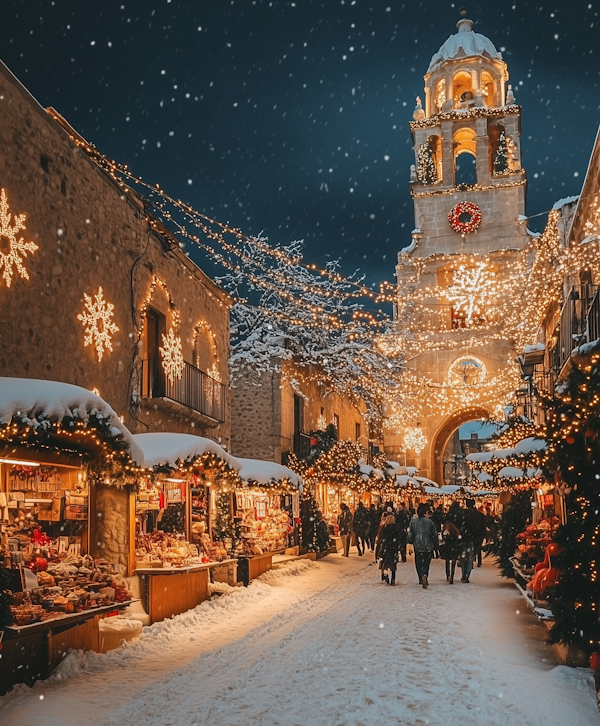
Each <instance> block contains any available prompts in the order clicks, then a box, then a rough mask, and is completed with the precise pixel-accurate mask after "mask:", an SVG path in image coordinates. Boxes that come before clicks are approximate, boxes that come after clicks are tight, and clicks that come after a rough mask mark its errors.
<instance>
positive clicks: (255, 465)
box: [237, 458, 304, 491]
mask: <svg viewBox="0 0 600 726" xmlns="http://www.w3.org/2000/svg"><path fill="white" fill-rule="evenodd" d="M237 461H238V462H239V463H240V464H241V469H239V471H238V476H239V477H240V479H241V480H242V481H245V482H255V483H256V484H262V485H264V486H273V485H274V484H277V483H278V482H281V481H289V482H290V483H291V484H293V486H295V487H296V488H297V489H298V490H299V491H302V489H303V488H304V484H303V482H302V477H300V476H299V475H298V474H296V473H295V472H293V471H292V470H291V469H288V468H287V467H286V466H282V465H281V464H276V463H275V462H274V461H261V460H260V459H241V458H237Z"/></svg>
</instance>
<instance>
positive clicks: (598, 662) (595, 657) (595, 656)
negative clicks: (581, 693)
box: [590, 653, 600, 672]
mask: <svg viewBox="0 0 600 726" xmlns="http://www.w3.org/2000/svg"><path fill="white" fill-rule="evenodd" d="M590 668H591V669H592V670H593V671H596V672H598V671H600V653H592V655H590Z"/></svg>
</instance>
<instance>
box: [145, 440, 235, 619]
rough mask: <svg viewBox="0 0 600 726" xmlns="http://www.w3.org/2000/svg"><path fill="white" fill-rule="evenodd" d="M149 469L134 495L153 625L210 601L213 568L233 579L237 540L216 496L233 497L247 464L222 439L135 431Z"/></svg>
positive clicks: (233, 580) (146, 608)
mask: <svg viewBox="0 0 600 726" xmlns="http://www.w3.org/2000/svg"><path fill="white" fill-rule="evenodd" d="M133 438H134V440H135V442H136V444H137V445H138V446H139V447H140V449H141V450H142V452H143V455H144V461H145V466H146V471H145V472H144V474H143V475H142V476H140V477H139V481H138V486H137V491H136V495H135V580H134V582H133V583H132V587H133V589H134V592H139V595H140V598H141V601H142V604H143V607H144V610H145V613H146V614H147V616H148V618H149V621H150V622H156V621H158V620H164V619H165V618H168V617H172V616H173V615H177V614H179V613H182V612H185V611H186V610H189V609H190V608H193V607H195V606H196V605H198V604H200V603H201V602H203V601H204V600H206V599H207V598H208V584H209V580H210V571H211V570H215V569H219V572H220V573H221V574H222V573H225V575H223V576H224V577H225V579H227V580H229V581H231V583H232V584H233V583H234V582H235V567H234V565H235V563H234V562H233V558H232V557H231V552H232V550H233V542H232V541H231V537H226V536H225V535H226V534H228V533H227V532H225V531H224V530H223V527H222V526H221V524H220V519H219V515H218V512H217V499H218V498H219V497H221V496H225V497H226V499H227V500H229V499H230V497H231V494H230V492H232V491H233V489H234V487H235V485H236V482H238V476H237V473H236V472H237V471H238V470H239V469H240V466H241V464H240V463H239V462H238V460H237V459H235V458H234V457H233V456H231V455H230V454H228V453H227V452H226V451H225V449H223V448H222V447H221V446H219V444H217V443H216V442H214V441H211V440H210V439H206V438H203V437H201V436H193V435H191V434H178V433H152V434H136V435H135V436H134V437H133Z"/></svg>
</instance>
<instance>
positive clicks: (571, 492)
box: [545, 343, 600, 653]
mask: <svg viewBox="0 0 600 726" xmlns="http://www.w3.org/2000/svg"><path fill="white" fill-rule="evenodd" d="M599 361H600V344H599V343H596V344H595V345H594V346H593V347H592V348H591V349H590V350H587V351H586V353H585V354H577V353H575V354H573V355H572V356H571V363H572V366H571V369H570V371H569V374H568V376H567V378H566V380H565V381H564V382H562V383H561V385H560V386H559V387H557V389H556V393H555V395H554V397H553V398H551V399H547V400H546V401H545V407H546V414H547V438H548V441H550V442H551V445H550V448H549V453H548V458H547V461H546V467H547V475H548V476H549V477H553V478H554V481H555V482H557V484H558V485H559V486H564V487H565V492H566V493H567V494H566V508H567V518H566V519H567V522H566V524H564V525H562V526H561V527H559V529H558V530H557V532H556V536H555V541H556V542H557V544H559V545H560V546H561V547H562V552H561V553H560V557H559V567H560V570H561V575H560V579H559V582H558V584H557V585H556V587H555V588H553V589H552V590H551V591H550V595H549V600H550V606H551V608H552V612H553V614H554V618H555V624H554V626H553V628H552V630H551V631H550V641H551V642H553V643H566V644H571V645H576V646H578V647H580V648H582V649H583V650H585V651H587V652H588V653H589V652H592V651H594V650H598V648H600V621H599V619H598V614H599V606H600V583H599V577H598V576H599V573H598V565H599V564H600V538H599V533H600V473H599V472H600V446H599V442H600V439H599V438H598V437H599V436H600V410H599V406H600V364H599Z"/></svg>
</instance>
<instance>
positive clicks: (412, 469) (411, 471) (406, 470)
mask: <svg viewBox="0 0 600 726" xmlns="http://www.w3.org/2000/svg"><path fill="white" fill-rule="evenodd" d="M396 471H397V472H398V474H408V476H414V475H415V474H417V473H418V471H419V467H418V466H400V467H398V469H397V470H396Z"/></svg>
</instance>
